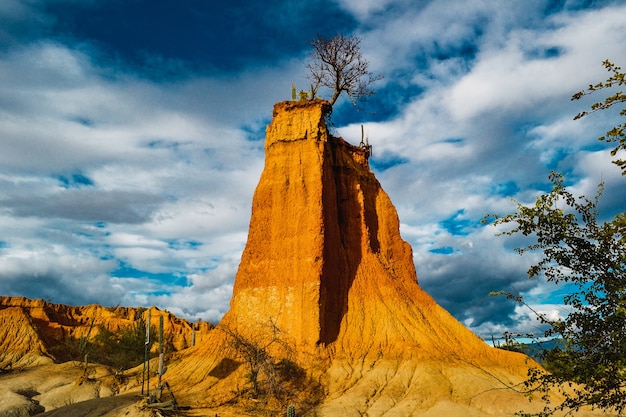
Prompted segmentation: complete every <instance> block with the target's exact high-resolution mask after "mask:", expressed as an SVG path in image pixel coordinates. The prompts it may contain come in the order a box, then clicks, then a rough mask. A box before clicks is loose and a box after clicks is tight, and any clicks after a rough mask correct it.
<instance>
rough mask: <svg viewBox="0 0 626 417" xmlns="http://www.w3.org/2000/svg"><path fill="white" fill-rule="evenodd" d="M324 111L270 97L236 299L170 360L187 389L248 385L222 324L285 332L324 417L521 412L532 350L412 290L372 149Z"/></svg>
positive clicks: (208, 392) (252, 334) (246, 332)
mask: <svg viewBox="0 0 626 417" xmlns="http://www.w3.org/2000/svg"><path fill="white" fill-rule="evenodd" d="M330 110H331V108H330V106H329V104H328V103H327V102H325V101H322V100H314V101H306V102H282V103H278V104H276V105H275V107H274V113H273V116H274V117H273V120H272V122H271V124H270V125H269V126H268V127H267V135H266V141H265V154H266V157H265V167H264V170H263V173H262V175H261V178H260V180H259V184H258V186H257V188H256V191H255V193H254V197H253V202H252V217H251V220H250V228H249V235H248V241H247V244H246V247H245V250H244V252H243V255H242V259H241V264H240V266H239V270H238V272H237V275H236V278H235V284H234V289H233V297H232V301H231V304H230V310H229V311H228V312H227V314H226V315H225V316H224V318H223V320H222V321H221V322H220V324H219V325H218V326H217V331H214V332H212V337H211V340H210V342H209V343H206V344H204V345H203V346H199V347H197V348H196V349H193V350H190V351H188V352H187V353H185V356H183V357H182V358H180V360H179V361H178V363H177V364H176V365H175V367H174V369H175V370H176V372H177V373H178V374H180V375H184V378H185V380H186V381H187V383H188V384H192V385H194V387H193V388H192V389H190V391H189V393H193V392H195V393H196V394H199V395H203V396H204V398H205V400H206V401H208V402H210V401H217V402H219V401H224V399H225V396H221V397H220V394H219V393H220V392H231V393H232V392H234V390H236V389H241V387H242V386H245V384H246V381H245V379H243V380H242V378H245V372H243V371H242V369H241V368H242V367H245V363H244V362H245V360H242V358H241V356H239V357H238V356H237V352H236V349H232V344H230V345H229V343H228V340H227V339H228V338H227V335H228V334H229V333H230V334H232V333H233V332H234V333H236V334H238V335H241V336H243V337H246V338H248V340H255V341H256V342H257V343H258V344H259V345H265V344H266V342H267V340H266V341H262V338H263V334H267V335H268V336H267V337H275V336H276V334H279V335H280V338H281V341H282V343H281V344H280V346H281V347H284V346H285V345H288V346H290V347H291V348H292V349H293V350H292V351H291V352H292V353H293V355H292V356H291V359H293V360H295V361H296V362H297V364H298V365H299V366H301V367H302V368H303V369H305V370H306V371H307V373H308V375H310V376H311V378H312V379H313V380H315V381H317V382H318V383H319V384H320V386H321V387H322V390H323V392H324V393H325V399H324V402H323V404H322V405H321V406H319V407H318V408H317V410H316V411H317V412H318V413H320V415H342V416H348V415H355V416H361V415H372V416H373V415H382V414H384V413H387V412H391V413H392V414H393V415H397V416H410V415H419V414H421V413H424V412H426V411H428V410H430V411H428V412H431V413H435V414H432V415H444V414H440V413H441V412H442V410H444V409H449V410H452V409H454V410H455V411H454V412H458V413H461V414H457V415H505V414H507V413H512V412H513V411H517V410H519V408H517V409H516V408H515V407H516V406H515V405H514V404H518V406H517V407H519V404H526V399H525V398H523V396H521V395H518V394H514V393H513V391H507V390H506V389H505V388H506V387H507V386H509V385H514V384H518V383H520V382H522V381H523V380H524V379H525V377H526V372H527V370H528V366H529V365H528V363H527V358H525V357H524V356H522V355H519V354H514V353H510V352H505V351H501V350H498V349H493V348H491V347H489V346H488V345H486V344H485V343H484V342H483V341H482V340H480V339H479V338H478V337H476V336H475V335H474V334H473V333H471V332H470V331H469V330H468V329H466V328H465V327H464V326H463V325H462V324H460V323H459V322H458V321H457V320H456V319H454V318H453V317H452V316H451V315H450V314H449V313H448V312H446V311H445V310H444V309H443V308H441V307H440V306H439V305H437V304H436V303H435V301H434V300H433V299H432V298H431V297H430V296H429V295H428V294H426V293H425V292H424V291H423V290H422V289H421V288H420V286H419V284H418V280H417V276H416V273H415V267H414V265H413V257H412V251H411V247H410V246H409V244H408V243H407V242H405V241H404V240H403V239H402V238H401V236H400V231H399V220H398V215H397V213H396V210H395V208H394V206H393V204H392V203H391V201H390V199H389V197H388V195H387V194H386V193H385V192H384V190H383V189H382V187H381V185H380V184H379V182H378V181H377V180H376V178H375V176H374V174H373V173H372V172H371V170H370V169H369V164H368V157H369V149H367V148H366V147H361V146H353V145H351V144H349V143H347V142H346V141H344V140H343V139H341V138H337V137H334V136H332V135H331V134H329V132H328V128H327V126H326V123H325V119H326V116H327V115H328V114H329V112H330ZM269 327H271V328H273V329H274V330H275V331H276V330H278V331H279V333H276V332H274V333H268V332H267V331H266V329H267V328H269ZM220 330H222V331H220ZM267 346H270V347H268V349H271V345H270V344H267ZM280 353H281V352H280V351H279V350H277V351H276V352H275V354H277V355H279V354H280ZM229 355H231V356H230V357H229ZM225 359H227V360H226V361H225ZM192 364H193V365H192ZM225 364H227V365H229V366H225ZM238 367H239V368H238ZM237 378H238V379H237ZM174 379H176V377H174ZM178 381H180V382H181V383H182V376H181V379H179V380H178ZM234 387H236V388H234ZM211 398H212V400H211ZM218 398H219V399H218ZM507 410H508V411H507ZM438 413H439V414H438ZM390 415H391V414H390ZM447 415H452V414H447Z"/></svg>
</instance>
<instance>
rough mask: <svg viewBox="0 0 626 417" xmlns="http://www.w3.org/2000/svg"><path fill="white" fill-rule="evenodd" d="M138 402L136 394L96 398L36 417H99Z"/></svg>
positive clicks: (138, 398)
mask: <svg viewBox="0 0 626 417" xmlns="http://www.w3.org/2000/svg"><path fill="white" fill-rule="evenodd" d="M139 400H141V396H140V395H137V394H127V395H118V396H115V397H106V398H96V399H93V400H88V401H82V402H79V403H75V404H70V405H67V406H65V407H61V408H57V409H55V410H52V411H48V412H46V413H42V414H37V417H67V416H72V417H100V416H104V415H106V414H108V413H110V412H112V411H115V410H118V409H120V408H124V407H128V406H129V405H131V404H133V403H136V402H137V401H139Z"/></svg>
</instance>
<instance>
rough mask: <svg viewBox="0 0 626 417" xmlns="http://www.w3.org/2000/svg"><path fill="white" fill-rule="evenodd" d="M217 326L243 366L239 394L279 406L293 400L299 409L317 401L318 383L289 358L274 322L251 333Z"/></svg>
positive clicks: (287, 350) (308, 406) (291, 353)
mask: <svg viewBox="0 0 626 417" xmlns="http://www.w3.org/2000/svg"><path fill="white" fill-rule="evenodd" d="M218 329H221V330H222V331H223V332H225V333H226V334H227V335H228V339H227V342H226V343H227V347H229V348H232V349H234V350H235V352H236V354H237V358H236V359H239V360H241V361H242V363H243V364H244V366H245V367H246V371H247V372H246V375H245V376H246V379H247V381H248V387H247V388H246V389H245V390H243V391H241V392H239V393H238V395H239V396H240V397H242V398H245V397H246V396H248V398H250V399H252V400H254V401H255V402H256V403H257V404H259V405H261V404H263V405H264V406H269V408H272V404H278V406H279V408H280V409H282V410H285V408H284V407H285V406H286V404H289V403H290V402H293V401H296V402H298V403H299V407H300V408H302V409H309V408H312V407H314V406H315V405H316V404H318V403H319V401H320V400H321V397H322V394H321V388H320V386H319V383H317V382H315V381H312V380H311V379H310V378H308V376H307V373H306V372H305V370H304V369H302V368H301V367H300V366H299V365H298V364H297V363H296V362H294V361H293V360H291V356H292V355H293V349H292V347H291V346H290V345H289V344H288V343H287V342H286V341H285V340H283V339H282V336H283V335H282V333H281V331H280V329H279V328H278V327H277V326H276V324H275V323H274V322H272V321H270V322H269V323H267V324H263V325H259V326H258V329H257V331H256V332H255V333H254V335H253V336H251V335H244V334H242V333H241V332H239V331H237V330H235V329H232V328H229V327H218ZM293 410H294V412H295V406H294V409H293ZM283 413H284V411H283Z"/></svg>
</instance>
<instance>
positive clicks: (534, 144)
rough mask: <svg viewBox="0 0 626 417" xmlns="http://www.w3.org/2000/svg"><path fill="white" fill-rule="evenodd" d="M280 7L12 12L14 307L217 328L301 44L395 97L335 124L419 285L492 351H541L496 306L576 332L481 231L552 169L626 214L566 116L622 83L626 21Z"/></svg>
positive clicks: (7, 14) (3, 222) (606, 15)
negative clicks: (370, 181) (104, 312)
mask: <svg viewBox="0 0 626 417" xmlns="http://www.w3.org/2000/svg"><path fill="white" fill-rule="evenodd" d="M226 3H228V4H226ZM265 3H269V5H267V4H263V3H262V2H251V1H230V2H211V1H201V0H180V1H176V2H173V1H164V0H151V1H144V0H126V1H122V0H108V1H103V0H30V1H23V0H3V1H2V3H1V4H0V85H1V86H2V90H1V94H0V294H3V295H24V296H28V297H33V298H44V299H48V300H50V301H53V302H58V303H67V304H88V303H100V304H104V305H133V306H138V305H144V306H147V305H157V306H159V307H160V308H164V309H168V310H170V311H172V312H174V313H175V314H178V315H181V316H184V317H187V318H190V319H198V318H202V319H204V320H210V321H214V322H215V321H217V320H219V319H220V317H221V315H222V314H224V312H225V311H226V310H227V309H228V304H229V301H230V296H231V293H232V283H233V278H234V275H235V272H236V270H237V266H238V263H239V259H240V256H241V252H242V250H243V247H244V245H245V240H246V233H247V228H248V222H249V218H250V208H251V201H252V193H253V191H254V187H255V186H256V184H257V182H258V179H259V176H260V173H261V170H262V168H263V137H264V129H265V126H266V125H267V123H268V122H269V121H270V118H271V114H272V107H273V104H274V103H276V102H278V101H282V100H286V99H289V98H290V95H291V83H293V82H295V83H297V85H298V86H299V87H300V86H302V87H303V88H307V87H308V83H307V81H306V68H305V65H304V64H305V62H306V59H307V55H308V53H309V48H308V45H307V41H308V40H310V39H312V38H313V37H314V36H315V35H316V34H317V33H321V34H323V35H326V36H331V35H333V34H335V33H337V32H343V33H346V34H353V35H357V36H359V37H360V38H361V39H362V43H361V46H362V51H363V53H364V55H365V57H366V58H367V59H368V60H369V61H370V67H371V69H372V70H373V71H374V72H376V73H380V74H382V75H383V76H384V79H383V80H382V81H379V82H378V83H377V85H376V86H375V87H376V90H377V94H376V95H375V96H373V97H372V98H371V99H370V100H369V102H368V103H366V104H365V105H364V108H365V109H366V110H367V111H365V112H357V111H355V110H354V109H353V108H352V107H351V106H350V104H349V102H347V101H345V100H344V101H339V102H338V103H337V105H336V106H335V111H334V114H333V121H334V124H335V126H336V128H337V131H338V133H339V134H341V135H342V136H343V137H344V138H346V139H347V140H349V141H352V142H354V143H356V142H358V141H359V140H360V124H361V123H363V124H364V125H365V131H366V132H367V134H368V137H369V140H370V143H371V144H372V145H373V149H374V153H373V157H372V159H371V165H372V167H373V170H374V172H375V173H376V175H377V177H378V179H379V180H380V182H381V183H382V185H383V187H384V189H385V190H386V191H387V192H388V194H389V195H390V197H391V199H392V201H393V202H394V204H395V205H396V208H397V209H398V213H399V216H400V221H401V224H402V225H401V232H402V235H403V237H404V239H405V240H407V241H408V242H409V243H410V244H411V245H412V246H413V251H414V258H415V265H416V268H417V272H418V279H419V282H420V284H421V285H422V287H423V288H424V289H425V290H426V291H428V292H429V293H430V294H431V295H433V297H434V298H435V299H436V300H437V301H438V302H439V303H440V304H441V305H442V306H444V307H445V308H446V309H448V310H449V311H450V312H451V313H452V314H454V315H455V316H456V317H457V318H458V319H459V320H460V321H462V322H463V323H465V324H466V325H467V326H468V327H470V328H471V329H472V330H473V331H475V332H476V333H477V334H479V335H481V336H483V337H485V338H490V337H491V335H496V336H498V335H500V334H501V333H502V332H503V331H505V330H509V331H519V332H523V333H527V332H536V331H537V327H536V321H535V320H534V318H533V317H532V315H531V314H530V313H529V312H528V311H526V310H524V309H521V308H519V307H516V306H515V305H514V304H511V302H508V301H506V300H504V299H503V298H497V297H496V298H494V297H489V295H488V294H489V292H491V291H499V290H508V291H516V292H520V293H522V294H524V295H526V296H527V297H528V300H529V301H530V302H531V304H533V306H534V308H535V309H536V310H538V311H541V312H545V313H546V314H549V315H552V316H555V317H556V316H558V315H559V314H563V311H564V310H563V307H562V306H560V305H559V304H558V300H559V298H558V297H556V296H555V295H557V294H559V291H562V289H555V288H554V287H552V286H551V285H548V284H545V283H542V282H541V281H529V280H528V279H527V278H526V273H525V271H526V268H527V266H528V265H529V262H530V261H532V258H528V259H527V258H520V257H519V256H518V255H517V254H516V253H515V252H514V251H513V250H512V249H513V248H514V247H515V246H516V245H519V244H521V242H520V241H519V240H516V239H507V238H502V237H500V238H498V237H495V233H496V230H494V228H493V227H491V226H485V225H483V224H481V223H480V220H481V219H482V217H483V216H484V215H485V214H486V213H494V212H497V213H507V212H510V211H512V210H513V209H514V206H513V205H512V203H511V201H510V199H511V198H515V199H517V200H519V201H521V202H528V203H530V202H533V201H534V197H535V196H536V195H537V194H538V193H539V192H541V191H545V190H547V189H548V186H549V185H548V183H547V176H548V173H549V172H550V170H551V169H557V170H559V171H561V172H563V173H565V174H566V176H567V183H568V184H570V186H571V188H572V190H573V191H574V192H575V193H576V194H585V195H593V194H594V193H595V186H596V185H597V184H598V183H599V182H600V181H604V182H605V183H606V191H605V194H604V197H603V199H602V206H601V210H602V212H603V213H605V214H606V215H612V214H615V213H617V212H619V211H624V210H626V207H625V205H626V204H625V203H624V202H625V201H626V191H625V187H624V182H623V181H624V179H623V178H622V177H621V176H620V172H619V170H618V168H617V167H615V166H613V165H612V164H611V163H610V160H611V157H610V155H609V151H608V149H607V147H606V146H605V145H604V144H602V143H599V142H597V141H596V140H595V138H597V137H598V136H600V135H601V134H602V133H603V132H605V131H606V130H607V128H608V127H610V126H612V125H614V124H616V123H617V122H616V120H617V119H616V115H615V114H614V113H613V114H612V113H606V114H595V115H593V116H592V117H589V118H586V119H584V120H581V121H573V120H572V117H573V116H574V115H575V114H576V113H578V111H580V110H582V109H584V108H585V107H586V106H588V105H589V101H587V102H571V101H570V97H571V95H572V93H574V92H576V91H578V90H580V89H582V88H584V87H585V86H587V85H588V84H590V83H595V82H598V81H601V80H604V79H605V78H606V75H607V74H606V72H605V70H604V69H603V68H602V67H601V63H602V61H603V60H604V59H607V58H609V59H611V60H613V61H615V62H616V63H617V64H618V65H626V20H625V19H624V18H623V17H624V16H626V2H624V1H558V0H529V1H524V2H521V1H518V2H505V1H493V0H492V1H489V0H484V1H477V0H476V1H461V0H450V1H415V0H375V1H374V0H322V1H319V0H318V1H308V0H302V1H297V2H296V1H279V0H275V1H271V2H265Z"/></svg>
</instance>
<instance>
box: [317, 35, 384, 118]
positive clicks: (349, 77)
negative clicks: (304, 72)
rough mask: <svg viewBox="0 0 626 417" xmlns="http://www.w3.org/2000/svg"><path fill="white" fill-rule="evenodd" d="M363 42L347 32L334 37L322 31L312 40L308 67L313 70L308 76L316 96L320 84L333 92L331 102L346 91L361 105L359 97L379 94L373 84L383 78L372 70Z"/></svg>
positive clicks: (354, 103) (351, 100)
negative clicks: (328, 37) (326, 36)
mask: <svg viewBox="0 0 626 417" xmlns="http://www.w3.org/2000/svg"><path fill="white" fill-rule="evenodd" d="M360 43H361V39H360V38H359V37H357V36H345V35H343V34H341V35H335V37H333V38H332V39H327V38H324V37H323V36H322V35H319V34H318V35H317V36H316V38H315V39H313V40H312V41H310V42H309V44H310V45H311V46H312V47H313V50H312V51H311V57H310V59H309V61H308V62H307V64H306V67H307V68H308V69H309V71H310V74H309V76H308V78H309V80H311V82H312V87H311V88H312V92H313V95H315V94H316V93H317V90H318V89H319V87H320V86H323V87H327V88H330V89H331V90H332V91H333V95H332V97H331V99H330V100H329V101H330V104H331V105H334V104H335V102H336V101H337V99H338V98H339V96H340V95H341V93H342V92H345V93H346V94H347V95H348V98H349V99H350V102H352V104H353V105H354V106H355V107H358V106H357V103H356V102H357V101H358V100H362V99H363V98H364V97H368V96H371V95H372V94H374V93H375V91H374V90H373V89H372V88H371V87H370V85H371V84H372V83H373V82H375V81H378V80H380V79H381V78H383V77H382V75H379V74H373V73H372V72H370V71H369V70H368V66H369V62H368V61H367V60H366V59H365V58H363V55H362V54H361V48H360V46H359V45H360Z"/></svg>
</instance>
